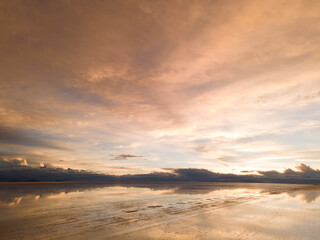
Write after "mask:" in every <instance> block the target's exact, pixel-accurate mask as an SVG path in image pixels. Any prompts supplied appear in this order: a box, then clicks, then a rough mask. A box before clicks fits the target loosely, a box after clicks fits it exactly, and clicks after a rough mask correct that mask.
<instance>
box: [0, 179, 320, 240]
mask: <svg viewBox="0 0 320 240" xmlns="http://www.w3.org/2000/svg"><path fill="white" fill-rule="evenodd" d="M319 199H320V187H319V186H311V185H287V184H248V183H138V182H127V183H124V182H122V183H105V182H104V183H85V182H76V183H70V182H68V183H62V182H61V183H30V184H17V183H11V184H0V233H1V238H3V239H27V240H28V239H30V240H31V239H32V240H34V239H41V240H42V239H77V240H79V239H121V240H122V239H142V240H143V239H179V238H180V239H280V238H285V239H291V238H290V236H291V237H292V239H299V238H295V237H296V236H303V238H300V239H310V240H311V239H317V238H315V236H319V234H318V232H317V231H318V230H319V229H315V230H314V229H312V227H313V226H315V224H314V222H316V221H318V220H320V219H319V218H320V217H319V214H317V211H318V210H320V209H319V206H320V205H319V204H318V202H319ZM315 210H316V211H315ZM305 216H308V218H305ZM297 226H300V227H302V226H303V228H304V230H303V231H301V232H298V233H297V232H296V231H297V229H298V228H297ZM48 233H50V235H48ZM131 233H134V235H131ZM155 233H156V234H155ZM299 234H300V235H299ZM306 234H309V235H306ZM317 234H318V235H317ZM199 236H200V237H199ZM201 236H202V237H201ZM288 236H289V237H288ZM306 236H307V237H306ZM308 236H309V237H308Z"/></svg>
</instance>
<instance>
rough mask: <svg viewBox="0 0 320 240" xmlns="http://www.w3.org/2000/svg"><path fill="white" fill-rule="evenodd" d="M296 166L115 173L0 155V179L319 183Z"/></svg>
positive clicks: (319, 175) (313, 173)
mask: <svg viewBox="0 0 320 240" xmlns="http://www.w3.org/2000/svg"><path fill="white" fill-rule="evenodd" d="M296 168H297V171H294V170H292V169H287V170H285V171H284V172H283V173H280V172H277V171H258V173H259V174H250V175H237V174H224V173H216V172H212V171H209V170H207V169H195V168H178V169H166V170H168V171H169V172H152V173H147V174H125V175H117V176H116V175H108V174H102V173H97V172H92V171H85V170H75V169H71V168H68V169H62V168H55V167H52V166H44V167H30V166H28V165H27V162H26V160H24V159H23V160H17V159H13V160H4V159H1V160H0V181H30V180H37V181H143V182H145V181H174V182H176V181H177V182H257V183H259V182H260V183H308V184H313V183H317V184H320V170H318V169H313V168H311V167H310V166H308V165H305V164H303V163H302V164H300V165H298V166H297V167H296ZM121 169H123V168H121ZM125 169H129V168H125Z"/></svg>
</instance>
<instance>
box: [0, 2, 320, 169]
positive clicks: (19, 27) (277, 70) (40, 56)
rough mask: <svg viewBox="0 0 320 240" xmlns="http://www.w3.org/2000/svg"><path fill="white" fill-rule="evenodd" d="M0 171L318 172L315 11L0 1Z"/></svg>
mask: <svg viewBox="0 0 320 240" xmlns="http://www.w3.org/2000/svg"><path fill="white" fill-rule="evenodd" d="M0 31H1V37H0V54H1V58H0V159H2V160H4V161H18V162H19V164H22V165H27V164H28V166H54V167H62V168H72V169H84V170H92V171H99V172H102V173H109V174H116V175H117V174H127V173H130V174H135V173H148V172H153V171H167V170H168V169H170V168H205V169H209V170H211V171H215V172H221V173H237V174H238V173H241V171H249V172H250V171H258V170H263V171H266V170H271V169H272V170H277V171H283V170H285V169H286V168H294V167H295V166H296V165H298V164H300V163H305V164H308V165H311V166H312V167H315V168H320V148H319V146H320V1H318V0H316V1H313V0H308V1H306V0H288V1H284V0H252V1H251V0H215V1H214V0H194V1H189V0H181V1H180V0H146V1H144V0H126V1H122V0H114V1H111V0H110V1H107V0H106V1H102V0H101V1H85V0H71V1H68V0H64V1H62V0H57V1H42V0H39V1H36V0H25V1H16V0H10V1H9V0H8V1H0Z"/></svg>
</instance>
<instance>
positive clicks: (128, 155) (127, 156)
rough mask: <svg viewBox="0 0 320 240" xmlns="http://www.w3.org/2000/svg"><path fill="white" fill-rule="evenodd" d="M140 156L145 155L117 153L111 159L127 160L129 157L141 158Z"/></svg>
mask: <svg viewBox="0 0 320 240" xmlns="http://www.w3.org/2000/svg"><path fill="white" fill-rule="evenodd" d="M112 156H113V155H112ZM139 157H143V156H138V155H131V154H120V155H115V156H114V157H113V158H112V159H111V160H127V159H129V158H139Z"/></svg>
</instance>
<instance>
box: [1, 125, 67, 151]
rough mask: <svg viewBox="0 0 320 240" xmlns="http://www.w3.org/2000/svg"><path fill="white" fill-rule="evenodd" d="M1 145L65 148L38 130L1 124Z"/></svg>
mask: <svg viewBox="0 0 320 240" xmlns="http://www.w3.org/2000/svg"><path fill="white" fill-rule="evenodd" d="M0 145H22V146H31V147H41V148H52V149H59V150H65V149H66V148H65V147H62V146H59V145H58V144H57V143H55V142H54V141H53V140H48V139H46V137H45V136H44V135H43V134H41V133H40V132H38V131H35V130H26V129H19V128H12V127H5V126H1V125H0Z"/></svg>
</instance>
